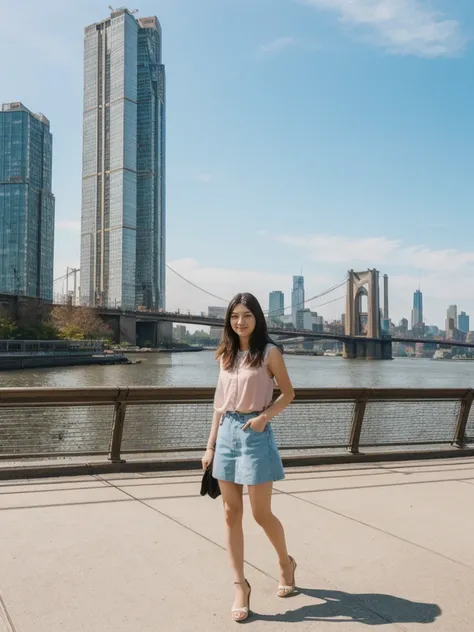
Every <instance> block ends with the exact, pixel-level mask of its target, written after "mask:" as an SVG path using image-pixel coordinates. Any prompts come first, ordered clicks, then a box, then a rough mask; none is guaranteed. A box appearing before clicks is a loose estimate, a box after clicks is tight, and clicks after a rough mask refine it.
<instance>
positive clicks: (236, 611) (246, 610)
mask: <svg viewBox="0 0 474 632" xmlns="http://www.w3.org/2000/svg"><path fill="white" fill-rule="evenodd" d="M234 584H235V585H236V586H237V585H240V584H247V586H248V587H249V594H248V597H247V605H246V606H244V607H243V608H232V610H231V611H230V612H231V614H232V619H233V620H234V621H235V622H236V623H242V622H243V621H247V619H248V618H249V616H250V594H251V592H252V587H251V585H250V584H249V583H248V581H247V580H246V579H244V581H243V582H234ZM240 615H245V616H240Z"/></svg>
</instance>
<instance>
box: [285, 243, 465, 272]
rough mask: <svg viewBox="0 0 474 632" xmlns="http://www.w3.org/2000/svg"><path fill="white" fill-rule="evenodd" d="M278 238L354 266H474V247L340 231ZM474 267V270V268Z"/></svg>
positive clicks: (326, 259) (318, 258)
mask: <svg viewBox="0 0 474 632" xmlns="http://www.w3.org/2000/svg"><path fill="white" fill-rule="evenodd" d="M276 239H277V241H279V242H281V243H283V244H287V245H289V246H293V247H297V248H302V249H304V250H306V252H307V256H308V258H309V259H310V260H311V261H318V262H322V263H336V264H337V263H341V264H347V265H350V266H351V267H356V266H371V267H373V266H374V265H381V264H385V265H390V266H401V267H409V268H416V269H417V270H426V271H452V272H454V271H459V270H463V269H466V268H468V267H471V266H473V264H474V251H462V250H455V249H448V248H446V249H440V250H435V249H432V248H428V247H427V246H424V245H419V246H406V245H404V244H402V242H401V241H399V240H396V239H388V238H387V237H365V238H360V239H358V238H352V237H345V236H338V235H324V234H322V235H308V236H304V237H300V236H288V235H281V236H278V237H277V238H276ZM473 271H474V270H473Z"/></svg>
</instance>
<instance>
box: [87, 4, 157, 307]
mask: <svg viewBox="0 0 474 632" xmlns="http://www.w3.org/2000/svg"><path fill="white" fill-rule="evenodd" d="M161 49H162V34H161V26H160V23H159V21H158V19H157V18H156V17H151V18H143V19H138V20H137V19H135V18H134V16H133V15H132V13H131V12H130V11H128V10H127V9H117V10H116V11H113V12H112V13H111V14H110V17H108V18H107V19H106V20H103V21H102V22H100V23H97V24H92V25H91V26H88V27H87V28H86V29H85V32H84V119H83V121H84V122H83V125H84V127H83V159H82V229H81V302H82V303H83V304H87V305H105V306H108V307H122V308H134V307H137V306H144V307H147V308H150V309H159V308H164V307H165V267H166V266H165V217H166V213H165V68H164V66H163V64H162V55H161Z"/></svg>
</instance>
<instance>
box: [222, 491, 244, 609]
mask: <svg viewBox="0 0 474 632" xmlns="http://www.w3.org/2000/svg"><path fill="white" fill-rule="evenodd" d="M219 487H220V489H221V492H222V501H223V504H224V514H225V522H226V545H227V551H228V554H229V558H230V566H231V568H232V573H233V578H234V582H239V583H238V584H236V586H235V589H236V592H235V601H234V605H233V608H243V607H244V606H246V605H247V598H248V592H249V590H248V586H247V585H246V584H244V583H241V582H243V581H244V580H245V575H244V531H243V526H242V518H243V515H244V505H243V499H242V492H243V487H242V485H237V484H236V483H230V482H228V481H219ZM242 618H245V615H243V616H242Z"/></svg>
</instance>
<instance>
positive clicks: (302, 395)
mask: <svg viewBox="0 0 474 632" xmlns="http://www.w3.org/2000/svg"><path fill="white" fill-rule="evenodd" d="M275 395H278V392H277V391H276V392H275ZM213 396H214V389H213V388H151V387H130V388H110V387H105V388H102V387H101V388H73V389H71V388H59V389H51V388H7V389H5V388H4V389H0V459H4V460H5V459H12V458H14V459H18V458H42V457H64V456H86V455H87V456H92V455H108V458H109V459H110V461H112V462H121V461H122V457H123V455H126V454H131V455H133V454H139V453H141V454H147V453H164V452H192V451H196V450H201V449H203V448H204V446H205V445H206V440H207V436H208V433H209V427H210V422H211V416H212V401H213ZM473 399H474V390H473V389H360V388H359V389H354V388H350V389H338V388H300V389H296V396H295V400H294V402H293V403H292V404H291V406H290V407H289V408H288V409H287V410H286V411H284V412H283V413H282V414H281V415H279V416H278V417H277V418H276V419H275V420H274V422H273V424H272V426H273V429H274V432H275V435H276V438H277V442H278V444H279V446H280V449H282V450H292V451H301V450H317V449H335V448H339V449H341V448H344V449H347V450H348V451H349V452H351V453H352V454H358V453H359V451H360V449H361V448H384V447H385V448H387V447H390V448H393V447H397V446H422V445H426V446H430V445H443V444H446V445H449V444H451V445H455V446H457V447H459V448H462V447H464V446H466V445H467V444H469V443H474V407H472V402H473Z"/></svg>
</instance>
